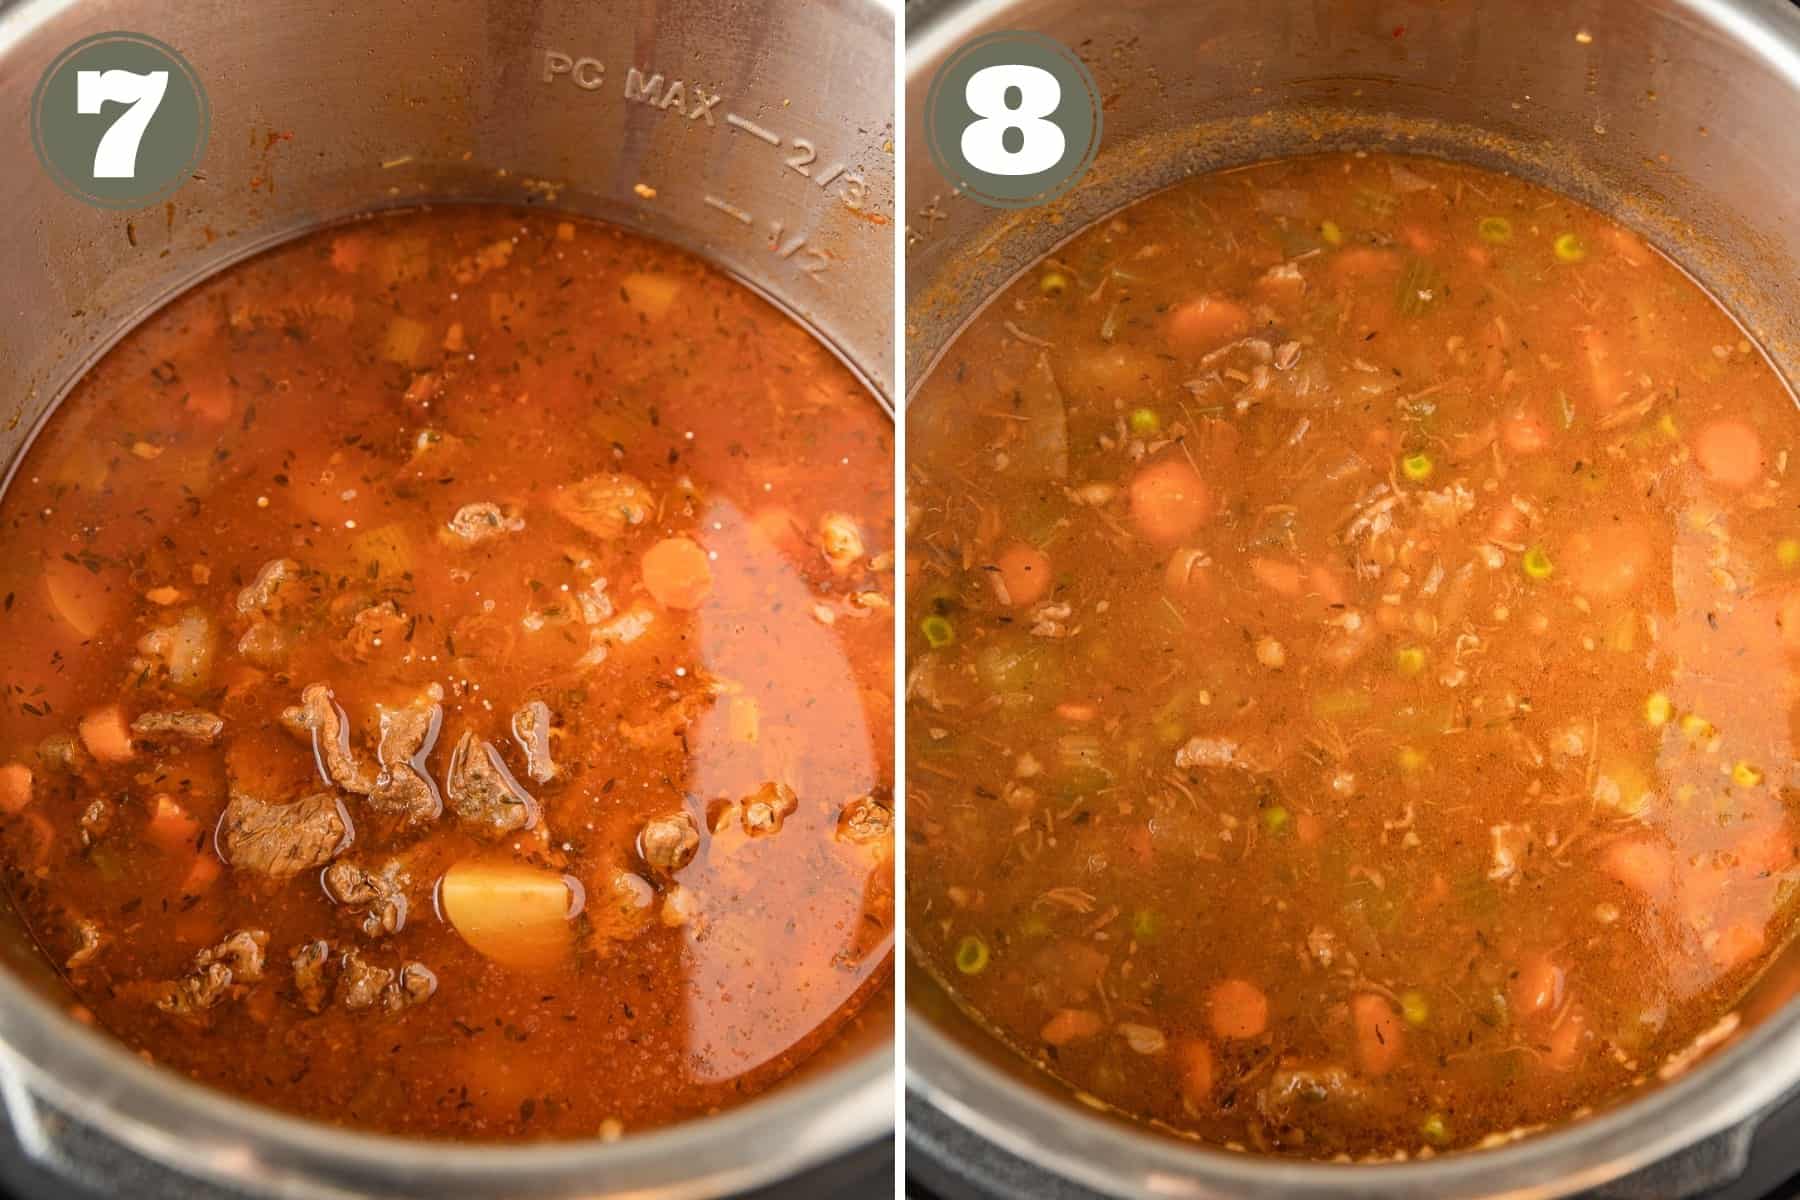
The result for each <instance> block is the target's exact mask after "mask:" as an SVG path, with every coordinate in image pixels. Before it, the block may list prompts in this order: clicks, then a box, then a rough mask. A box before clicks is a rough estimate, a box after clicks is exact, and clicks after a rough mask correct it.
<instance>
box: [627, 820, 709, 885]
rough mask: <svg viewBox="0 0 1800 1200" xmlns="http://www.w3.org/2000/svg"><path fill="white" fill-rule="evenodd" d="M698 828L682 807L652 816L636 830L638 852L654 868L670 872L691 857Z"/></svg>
mask: <svg viewBox="0 0 1800 1200" xmlns="http://www.w3.org/2000/svg"><path fill="white" fill-rule="evenodd" d="M699 849H700V830H699V828H698V827H697V826H696V825H695V824H694V818H693V817H691V816H689V815H688V814H687V813H686V812H685V811H683V812H673V813H669V814H668V815H667V816H661V817H652V818H650V820H648V821H646V822H644V828H643V831H642V832H641V833H639V834H638V853H639V854H640V855H642V856H643V859H644V861H645V862H646V863H648V864H649V865H650V866H651V867H652V868H653V869H655V870H657V871H661V872H662V873H663V874H665V875H669V874H673V873H674V872H676V871H679V870H681V868H683V867H685V866H687V865H688V864H689V863H691V862H693V861H694V854H695V853H696V852H697V851H698V850H699Z"/></svg>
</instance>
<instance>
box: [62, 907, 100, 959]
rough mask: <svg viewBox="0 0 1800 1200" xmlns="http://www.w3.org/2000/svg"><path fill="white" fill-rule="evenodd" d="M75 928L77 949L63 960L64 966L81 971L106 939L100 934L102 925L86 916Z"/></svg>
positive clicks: (98, 951) (79, 920)
mask: <svg viewBox="0 0 1800 1200" xmlns="http://www.w3.org/2000/svg"><path fill="white" fill-rule="evenodd" d="M74 929H75V949H74V950H73V951H71V952H70V954H69V957H67V958H65V959H64V960H63V968H64V969H65V970H69V971H79V970H80V969H81V968H83V967H85V966H87V965H88V964H89V963H90V962H92V961H93V960H94V955H96V954H98V953H100V946H101V943H103V942H104V941H105V940H106V939H105V938H104V937H102V936H101V934H100V926H99V925H98V924H96V923H95V922H93V921H90V920H88V919H87V918H86V917H82V918H80V919H78V920H77V921H76V922H75V925H74Z"/></svg>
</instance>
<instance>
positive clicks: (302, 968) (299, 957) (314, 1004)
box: [292, 940, 333, 1013]
mask: <svg viewBox="0 0 1800 1200" xmlns="http://www.w3.org/2000/svg"><path fill="white" fill-rule="evenodd" d="M292 963H293V967H294V992H295V993H296V994H297V995H298V996H299V997H300V1007H302V1008H304V1009H306V1011H308V1012H315V1013H316V1012H323V1011H324V1010H325V1001H326V999H327V997H329V996H330V995H331V977H332V974H333V970H332V967H333V964H332V961H331V943H330V942H327V941H323V940H320V941H317V942H307V943H306V944H305V945H303V946H301V947H300V948H299V949H298V950H296V951H294V955H293V959H292Z"/></svg>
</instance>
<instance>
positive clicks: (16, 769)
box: [0, 762, 31, 816]
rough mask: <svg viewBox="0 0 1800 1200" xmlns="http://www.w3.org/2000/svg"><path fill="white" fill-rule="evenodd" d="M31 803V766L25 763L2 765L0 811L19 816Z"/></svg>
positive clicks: (0, 768) (0, 772)
mask: <svg viewBox="0 0 1800 1200" xmlns="http://www.w3.org/2000/svg"><path fill="white" fill-rule="evenodd" d="M30 803H31V768H30V767H28V766H26V765H25V764H24V763H16V762H14V763H7V764H6V765H5V766H3V767H0V812H4V813H6V814H7V815H8V816H17V815H18V814H19V813H20V812H22V811H23V810H24V808H25V806H26V805H27V804H30Z"/></svg>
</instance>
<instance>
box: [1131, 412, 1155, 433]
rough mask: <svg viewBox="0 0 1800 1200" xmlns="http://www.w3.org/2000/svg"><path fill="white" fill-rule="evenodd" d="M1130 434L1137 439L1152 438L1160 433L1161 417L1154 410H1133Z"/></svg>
mask: <svg viewBox="0 0 1800 1200" xmlns="http://www.w3.org/2000/svg"><path fill="white" fill-rule="evenodd" d="M1130 424H1131V432H1133V433H1135V434H1137V435H1138V436H1139V437H1152V436H1154V435H1156V434H1158V433H1161V432H1162V417H1160V416H1158V415H1157V412H1156V410H1155V409H1154V408H1134V409H1132V410H1131V417H1130Z"/></svg>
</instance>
